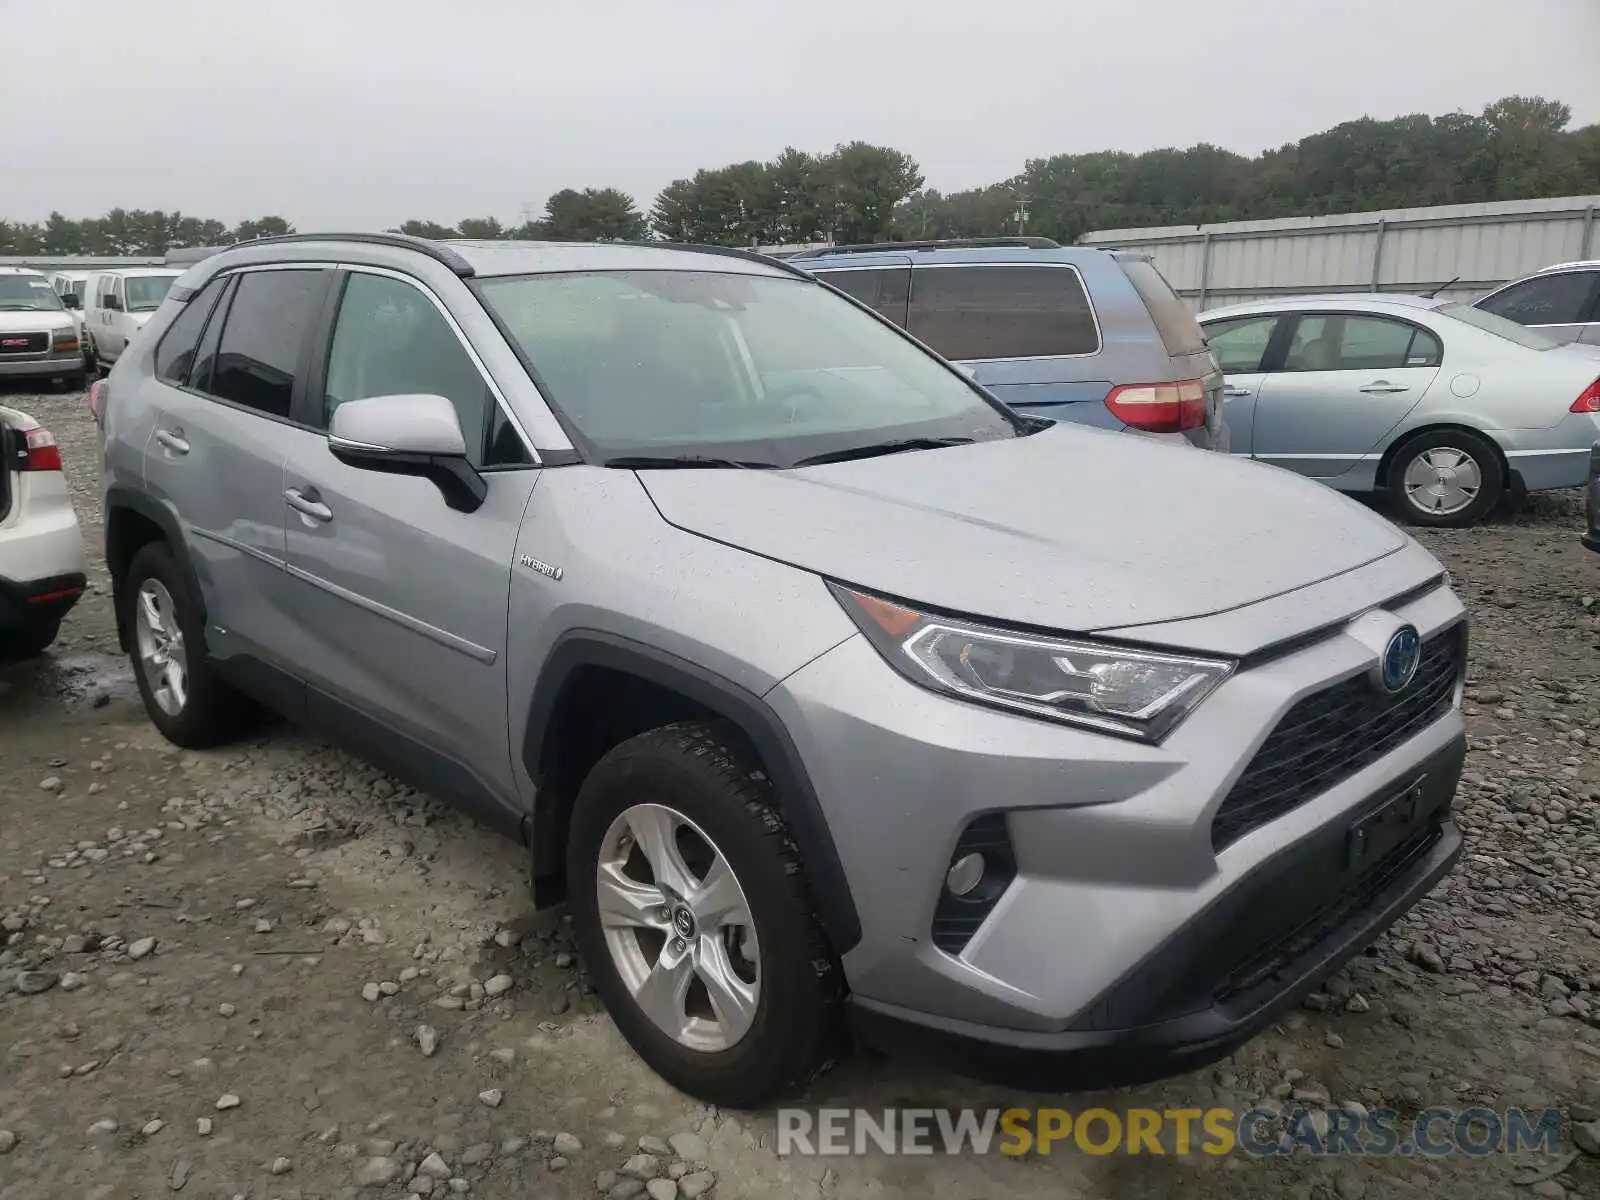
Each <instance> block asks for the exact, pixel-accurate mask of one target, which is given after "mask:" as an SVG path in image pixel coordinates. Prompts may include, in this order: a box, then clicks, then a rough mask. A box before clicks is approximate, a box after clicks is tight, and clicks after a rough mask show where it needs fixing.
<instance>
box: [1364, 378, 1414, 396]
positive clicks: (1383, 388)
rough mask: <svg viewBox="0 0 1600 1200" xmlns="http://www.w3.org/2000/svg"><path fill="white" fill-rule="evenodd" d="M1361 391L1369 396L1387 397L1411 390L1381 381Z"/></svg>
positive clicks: (1368, 385) (1370, 384)
mask: <svg viewBox="0 0 1600 1200" xmlns="http://www.w3.org/2000/svg"><path fill="white" fill-rule="evenodd" d="M1361 390H1362V391H1363V392H1366V393H1368V394H1369V395H1379V396H1386V395H1388V394H1390V393H1391V392H1409V391H1410V390H1411V389H1410V388H1408V387H1402V386H1401V385H1399V384H1394V383H1390V382H1389V381H1388V380H1387V379H1379V380H1377V381H1375V382H1373V383H1369V384H1367V386H1366V387H1364V388H1362V389H1361Z"/></svg>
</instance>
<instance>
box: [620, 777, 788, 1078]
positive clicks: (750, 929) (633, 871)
mask: <svg viewBox="0 0 1600 1200" xmlns="http://www.w3.org/2000/svg"><path fill="white" fill-rule="evenodd" d="M595 888H596V894H597V897H598V900H599V911H600V924H601V927H602V929H603V931H604V935H605V942H606V948H607V949H608V950H609V951H610V952H611V959H612V963H613V964H614V965H615V967H616V969H617V974H618V975H619V976H620V977H621V979H622V983H623V985H624V986H625V987H626V988H627V989H628V992H629V994H630V995H632V997H633V1000H634V1002H635V1003H636V1004H637V1005H638V1006H639V1009H640V1011H641V1012H643V1013H644V1014H645V1016H647V1017H648V1018H649V1019H650V1020H651V1022H652V1023H654V1024H655V1025H656V1026H657V1028H659V1029H661V1030H662V1031H663V1032H664V1033H666V1034H667V1035H668V1036H669V1037H671V1038H672V1039H673V1040H674V1041H676V1042H677V1043H679V1044H680V1045H682V1046H685V1047H687V1048H689V1049H692V1050H699V1051H704V1052H717V1051H721V1050H726V1049H728V1048H729V1047H731V1046H733V1045H736V1044H737V1043H738V1042H739V1041H740V1039H742V1038H743V1037H744V1036H745V1034H747V1033H748V1032H749V1031H750V1026H751V1024H752V1023H753V1021H754V1020H755V1015H756V1008H757V1005H758V1004H759V1003H760V999H761V975H760V965H761V951H760V945H759V942H758V941H757V938H756V929H755V922H754V919H753V918H752V916H751V913H750V904H749V902H748V901H747V900H746V898H745V894H744V889H743V887H741V886H740V884H739V879H738V876H737V875H735V874H734V871H733V868H732V866H731V865H730V864H729V862H728V860H727V858H726V857H725V856H724V855H723V853H722V852H721V850H719V849H718V848H717V846H716V844H715V843H714V842H713V841H712V840H711V839H710V837H708V836H707V835H706V833H705V832H704V831H703V830H702V829H701V828H700V827H699V826H697V825H696V824H695V823H694V822H693V821H691V820H689V818H688V817H686V816H684V815H683V814H682V813H680V812H678V811H677V810H675V809H672V808H668V807H666V806H665V805H661V804H636V805H634V806H633V807H631V808H628V809H626V810H625V811H624V812H622V813H621V814H620V815H618V816H617V818H616V819H615V820H614V821H612V822H611V825H610V827H609V828H608V829H607V831H606V835H605V837H604V838H603V839H602V840H601V843H600V853H599V862H598V863H597V869H596V883H595Z"/></svg>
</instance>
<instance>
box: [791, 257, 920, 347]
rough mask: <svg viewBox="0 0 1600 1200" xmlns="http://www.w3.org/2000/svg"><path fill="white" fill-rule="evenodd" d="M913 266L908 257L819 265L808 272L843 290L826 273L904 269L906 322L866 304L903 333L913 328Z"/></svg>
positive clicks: (853, 298) (851, 295) (853, 297)
mask: <svg viewBox="0 0 1600 1200" xmlns="http://www.w3.org/2000/svg"><path fill="white" fill-rule="evenodd" d="M911 267H912V262H911V259H910V258H909V257H906V258H897V259H889V260H887V261H884V262H875V263H851V264H850V265H849V266H837V267H817V268H816V269H815V270H813V271H810V272H808V273H809V274H811V275H814V276H815V277H816V278H817V279H818V280H819V282H821V283H825V284H828V286H829V287H831V288H833V289H834V290H835V291H840V292H843V291H844V289H843V288H841V287H839V286H838V285H837V284H832V283H828V281H827V280H826V279H823V278H822V277H823V276H824V275H844V274H851V273H853V274H857V275H859V274H861V273H863V272H866V271H896V272H901V271H903V272H904V273H905V277H906V311H905V322H904V323H903V324H902V323H901V322H899V321H895V320H894V319H893V318H892V317H888V316H887V315H886V314H884V313H881V312H879V311H878V310H877V309H876V308H873V307H872V305H870V304H868V305H866V307H868V308H871V309H872V311H873V312H875V313H878V315H879V316H882V317H885V319H886V320H889V321H890V322H891V323H892V324H893V325H894V327H895V328H896V329H898V330H899V331H900V332H901V333H906V332H907V331H908V330H909V329H910V328H911ZM845 294H846V295H848V296H850V299H852V300H855V299H856V297H855V296H854V295H853V294H851V293H849V292H846V293H845ZM856 303H858V304H861V303H864V302H863V301H860V300H857V301H856Z"/></svg>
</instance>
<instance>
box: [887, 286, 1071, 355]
mask: <svg viewBox="0 0 1600 1200" xmlns="http://www.w3.org/2000/svg"><path fill="white" fill-rule="evenodd" d="M908 328H909V329H910V331H911V333H912V334H913V335H915V336H916V337H917V338H920V339H921V340H922V341H924V342H926V343H927V344H928V345H929V346H931V347H933V349H934V350H936V351H938V353H940V354H942V355H943V356H944V357H945V358H948V359H953V360H956V361H962V360H966V361H981V360H985V359H1006V358H1057V357H1074V356H1081V355H1089V354H1097V353H1098V352H1099V350H1100V329H1099V326H1098V325H1097V324H1096V323H1095V316H1094V309H1093V308H1092V307H1091V306H1090V303H1089V296H1088V293H1087V292H1085V291H1084V287H1083V279H1082V277H1080V276H1079V274H1078V272H1077V270H1076V269H1075V268H1073V267H1071V266H1067V265H1065V264H1061V265H1057V264H1045V263H973V264H966V263H952V264H950V265H948V266H918V267H916V268H914V269H913V271H912V273H911V304H910V308H909V317H908Z"/></svg>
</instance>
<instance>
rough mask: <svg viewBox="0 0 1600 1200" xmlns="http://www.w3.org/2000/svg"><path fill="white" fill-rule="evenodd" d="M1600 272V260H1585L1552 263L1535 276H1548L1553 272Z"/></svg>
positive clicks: (1540, 269) (1541, 268)
mask: <svg viewBox="0 0 1600 1200" xmlns="http://www.w3.org/2000/svg"><path fill="white" fill-rule="evenodd" d="M1595 270H1600V258H1583V259H1579V260H1578V261H1577V262H1564V263H1551V264H1550V265H1549V266H1548V267H1540V268H1539V269H1538V270H1537V271H1535V272H1534V274H1535V275H1546V274H1549V273H1550V272H1551V271H1595Z"/></svg>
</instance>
